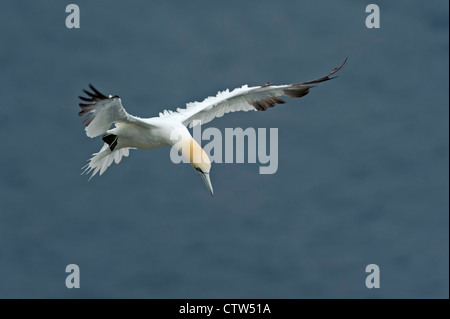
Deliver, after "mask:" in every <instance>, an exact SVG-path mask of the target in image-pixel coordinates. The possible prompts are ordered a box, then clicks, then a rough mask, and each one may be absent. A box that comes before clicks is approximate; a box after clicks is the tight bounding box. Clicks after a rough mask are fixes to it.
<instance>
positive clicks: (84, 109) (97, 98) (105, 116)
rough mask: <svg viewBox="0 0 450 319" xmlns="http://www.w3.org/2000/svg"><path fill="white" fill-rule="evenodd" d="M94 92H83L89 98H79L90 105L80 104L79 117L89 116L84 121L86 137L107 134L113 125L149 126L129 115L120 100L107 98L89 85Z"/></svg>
mask: <svg viewBox="0 0 450 319" xmlns="http://www.w3.org/2000/svg"><path fill="white" fill-rule="evenodd" d="M89 87H90V88H91V90H92V92H89V91H86V90H83V91H84V93H86V94H87V96H88V97H83V96H79V98H80V99H81V100H83V101H84V102H88V103H80V107H81V111H80V112H79V113H78V115H79V116H85V115H89V116H88V117H87V118H86V119H85V120H84V121H83V125H84V126H86V129H85V130H86V135H87V136H89V137H91V138H92V137H96V136H99V135H101V134H103V133H105V132H106V131H107V130H108V129H109V128H110V126H111V125H112V124H113V123H125V124H135V125H141V126H149V124H148V123H146V122H144V121H142V120H141V119H140V118H139V117H137V116H133V115H130V114H128V113H127V112H126V111H125V109H124V108H123V106H122V101H121V100H120V98H119V97H118V96H117V95H115V96H111V95H110V96H105V95H104V94H102V93H100V92H99V91H98V90H97V89H95V88H94V87H93V86H92V85H91V84H89Z"/></svg>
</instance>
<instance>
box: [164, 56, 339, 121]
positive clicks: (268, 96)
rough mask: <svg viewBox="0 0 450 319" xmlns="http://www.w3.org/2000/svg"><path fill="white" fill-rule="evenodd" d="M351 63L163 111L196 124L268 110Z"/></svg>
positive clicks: (297, 95) (326, 79)
mask: <svg viewBox="0 0 450 319" xmlns="http://www.w3.org/2000/svg"><path fill="white" fill-rule="evenodd" d="M346 64H347V59H345V61H344V62H343V63H342V64H341V65H340V66H339V67H337V68H335V69H333V70H332V71H331V72H330V73H328V74H327V75H326V76H324V77H321V78H318V79H315V80H312V81H307V82H302V83H294V84H288V85H272V84H273V83H266V84H264V85H261V86H255V87H248V86H247V85H244V86H242V87H240V88H237V89H234V90H233V91H231V92H230V91H229V90H226V91H223V92H218V93H217V95H216V96H214V97H211V96H210V97H208V98H206V99H205V100H203V101H202V102H193V103H188V104H187V105H186V108H185V109H177V112H176V113H171V112H167V111H165V112H163V113H160V116H161V117H163V116H173V115H174V114H176V115H177V116H180V117H181V121H182V122H183V124H184V125H186V126H189V127H192V126H195V125H197V124H205V123H208V122H210V121H212V120H213V119H214V118H216V117H222V116H223V115H224V114H226V113H230V112H238V111H244V112H247V111H251V110H253V111H265V110H267V109H269V108H271V107H274V106H275V105H277V104H284V103H286V101H284V100H283V99H281V97H282V96H287V97H290V98H301V97H303V96H305V95H307V94H308V93H309V91H310V89H311V88H313V87H314V86H313V85H311V84H319V83H322V82H325V81H329V80H331V79H334V78H335V77H336V76H334V77H331V75H333V74H335V73H336V72H338V71H339V70H340V69H342V68H343V67H344V66H345V65H346Z"/></svg>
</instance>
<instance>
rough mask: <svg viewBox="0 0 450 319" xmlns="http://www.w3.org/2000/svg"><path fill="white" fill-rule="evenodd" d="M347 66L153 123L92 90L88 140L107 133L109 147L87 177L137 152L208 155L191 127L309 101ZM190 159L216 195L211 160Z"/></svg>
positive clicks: (246, 90) (85, 110)
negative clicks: (172, 149)
mask: <svg viewBox="0 0 450 319" xmlns="http://www.w3.org/2000/svg"><path fill="white" fill-rule="evenodd" d="M346 63H347V59H345V61H344V62H343V63H342V65H341V66H340V67H338V68H335V69H333V70H332V71H331V72H330V73H329V74H328V75H326V76H324V77H322V78H319V79H316V80H312V81H308V82H303V83H296V84H289V85H278V86H274V85H272V84H271V83H267V84H265V85H262V86H254V87H248V86H247V85H244V86H242V87H240V88H237V89H234V90H232V91H229V90H228V89H227V90H225V91H223V92H218V93H217V95H216V96H214V97H212V96H210V97H207V98H206V99H204V100H203V101H202V102H193V103H188V104H187V105H186V108H184V109H181V108H178V109H177V110H176V111H168V110H164V111H163V112H161V113H159V116H158V117H151V118H139V117H136V116H133V115H130V114H128V113H127V112H126V111H125V109H124V108H123V106H122V102H121V99H120V98H119V97H118V96H117V95H115V96H111V95H109V96H105V95H103V94H102V93H100V92H99V91H98V90H97V89H95V88H94V87H93V86H92V85H89V86H90V88H91V90H92V92H89V91H86V90H84V92H85V93H86V94H87V97H81V96H80V99H81V100H83V101H85V102H88V103H80V107H81V109H82V110H81V112H80V113H79V115H80V116H85V115H88V117H87V118H86V119H85V120H84V121H83V124H84V125H85V126H86V128H85V130H86V135H87V136H89V137H91V138H93V137H97V136H100V135H102V134H105V133H106V135H104V136H103V137H102V139H103V140H104V142H105V144H104V145H103V147H102V148H101V149H100V151H99V152H98V153H94V154H93V156H92V158H91V159H90V160H89V162H88V164H87V165H86V166H85V170H84V172H83V173H85V172H86V173H92V175H91V178H92V177H93V176H95V175H96V174H97V173H99V174H100V175H102V174H103V173H104V172H105V170H106V169H107V168H108V167H109V166H110V165H111V164H112V162H116V164H118V163H120V161H121V160H122V158H123V157H126V156H128V155H129V149H131V148H141V149H152V148H156V147H162V146H167V145H172V146H174V145H176V144H177V143H178V142H180V141H181V140H183V141H184V140H186V141H187V143H191V144H190V145H191V147H192V145H194V146H193V147H194V148H193V149H194V151H195V150H196V149H197V151H198V152H202V154H203V153H204V152H203V150H202V149H201V148H200V146H198V147H197V146H196V145H195V144H196V142H195V141H193V139H192V136H191V134H190V133H189V131H188V130H187V128H186V127H192V126H193V125H196V124H197V123H201V124H205V123H208V122H210V121H212V120H213V119H214V118H216V117H222V116H223V115H224V114H226V113H230V112H237V111H245V112H246V111H250V110H253V111H265V110H267V109H268V108H270V107H273V106H275V105H276V104H282V103H285V101H284V100H282V99H281V97H282V96H288V97H291V98H297V97H302V96H305V95H306V94H308V93H309V89H310V88H312V87H313V86H311V84H317V83H321V82H324V81H328V80H330V79H332V78H333V77H330V76H331V75H332V74H334V73H336V72H337V71H339V70H340V69H341V68H343V67H344V66H345V65H346ZM112 124H115V127H114V128H112V129H110V127H111V125H112ZM174 130H176V131H177V132H178V134H177V135H178V138H176V139H174V138H173V136H171V135H173V134H172V133H173V132H174ZM197 145H198V144H197ZM180 151H181V150H180ZM183 155H185V154H183ZM204 155H205V156H206V154H204ZM186 156H189V155H186ZM206 157H207V156H206ZM202 158H203V157H202ZM190 159H191V165H192V166H193V167H194V168H195V169H196V170H197V172H198V173H199V174H200V176H201V177H202V178H203V180H204V181H205V183H206V185H207V187H208V189H209V190H210V192H211V194H212V193H213V191H212V186H211V182H210V179H209V171H210V167H211V164H210V162H209V159H208V158H205V159H204V160H202V161H201V162H200V163H193V162H192V158H190Z"/></svg>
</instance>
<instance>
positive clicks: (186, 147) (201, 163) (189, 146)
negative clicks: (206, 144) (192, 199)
mask: <svg viewBox="0 0 450 319" xmlns="http://www.w3.org/2000/svg"><path fill="white" fill-rule="evenodd" d="M181 155H183V157H184V158H185V159H186V160H188V161H189V163H191V165H192V167H194V168H195V170H196V171H197V173H198V174H199V175H200V177H201V178H202V180H203V182H205V185H206V187H207V188H208V190H209V191H210V193H211V195H214V190H213V187H212V184H211V179H210V178H209V171H210V170H211V161H210V160H209V157H208V155H207V154H206V152H205V151H204V150H203V149H202V148H201V147H200V145H199V144H198V143H197V142H196V141H195V140H194V139H193V138H190V139H186V140H185V141H184V142H183V143H182V147H181Z"/></svg>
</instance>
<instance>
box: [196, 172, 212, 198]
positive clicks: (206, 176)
mask: <svg viewBox="0 0 450 319" xmlns="http://www.w3.org/2000/svg"><path fill="white" fill-rule="evenodd" d="M197 173H198V175H200V177H201V178H202V180H203V182H205V185H206V187H207V188H208V190H209V192H210V193H211V196H214V190H213V187H212V184H211V179H210V178H209V173H203V172H202V171H200V170H198V171H197Z"/></svg>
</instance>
